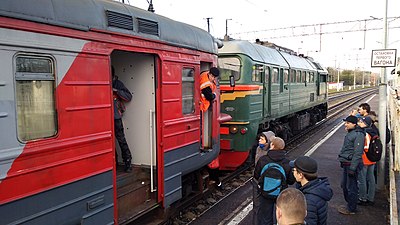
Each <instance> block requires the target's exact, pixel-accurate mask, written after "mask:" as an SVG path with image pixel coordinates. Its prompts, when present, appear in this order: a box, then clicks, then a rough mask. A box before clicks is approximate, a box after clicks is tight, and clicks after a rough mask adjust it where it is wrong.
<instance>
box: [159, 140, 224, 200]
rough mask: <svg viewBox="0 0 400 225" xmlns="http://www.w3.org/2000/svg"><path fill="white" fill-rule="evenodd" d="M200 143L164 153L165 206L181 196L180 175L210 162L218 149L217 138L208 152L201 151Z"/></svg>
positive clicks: (217, 152)
mask: <svg viewBox="0 0 400 225" xmlns="http://www.w3.org/2000/svg"><path fill="white" fill-rule="evenodd" d="M199 149H200V144H199V143H194V144H191V145H187V146H184V147H182V148H179V149H176V150H172V151H168V152H165V153H164V195H165V205H164V206H165V207H167V206H169V205H171V204H172V203H173V202H175V201H177V200H179V199H180V198H181V197H182V182H181V180H182V176H184V175H186V174H188V173H190V172H193V171H195V170H197V169H199V168H201V167H203V166H205V165H207V164H208V163H210V162H211V161H212V160H213V159H214V158H215V157H217V155H218V154H219V151H217V150H215V149H219V140H218V142H217V143H215V144H214V148H213V150H212V151H210V152H201V151H200V150H199Z"/></svg>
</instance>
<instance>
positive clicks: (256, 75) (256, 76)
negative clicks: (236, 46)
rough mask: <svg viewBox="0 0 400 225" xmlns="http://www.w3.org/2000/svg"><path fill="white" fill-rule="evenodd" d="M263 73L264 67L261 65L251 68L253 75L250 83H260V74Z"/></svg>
mask: <svg viewBox="0 0 400 225" xmlns="http://www.w3.org/2000/svg"><path fill="white" fill-rule="evenodd" d="M263 72H264V67H263V66H262V65H255V66H253V73H252V76H251V80H252V81H256V82H261V74H262V73H263Z"/></svg>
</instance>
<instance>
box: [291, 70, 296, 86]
mask: <svg viewBox="0 0 400 225" xmlns="http://www.w3.org/2000/svg"><path fill="white" fill-rule="evenodd" d="M290 83H296V70H291V71H290Z"/></svg>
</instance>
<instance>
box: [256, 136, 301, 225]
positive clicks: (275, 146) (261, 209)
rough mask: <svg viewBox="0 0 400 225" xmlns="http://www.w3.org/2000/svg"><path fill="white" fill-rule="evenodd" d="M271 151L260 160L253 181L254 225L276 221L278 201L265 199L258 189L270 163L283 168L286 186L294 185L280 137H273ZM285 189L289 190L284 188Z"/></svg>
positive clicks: (268, 224) (270, 224) (269, 224)
mask: <svg viewBox="0 0 400 225" xmlns="http://www.w3.org/2000/svg"><path fill="white" fill-rule="evenodd" d="M270 141H271V142H270V151H268V153H267V154H266V155H263V156H261V157H260V159H259V160H258V162H257V164H256V167H255V169H254V179H253V192H254V193H253V196H256V197H255V198H254V201H253V224H254V225H258V224H260V225H261V224H263V225H272V224H273V221H274V219H273V218H274V207H275V202H276V199H270V198H265V197H263V196H262V195H261V190H260V189H259V188H258V180H259V178H260V176H261V171H262V169H263V168H264V166H265V165H267V164H268V163H277V164H279V165H281V166H282V167H283V169H284V170H285V175H286V184H294V181H295V179H294V177H293V173H292V171H291V168H290V166H289V160H288V159H286V158H285V151H284V148H285V142H284V141H283V139H281V138H279V137H274V136H273V137H271V139H270ZM283 188H287V185H286V187H283Z"/></svg>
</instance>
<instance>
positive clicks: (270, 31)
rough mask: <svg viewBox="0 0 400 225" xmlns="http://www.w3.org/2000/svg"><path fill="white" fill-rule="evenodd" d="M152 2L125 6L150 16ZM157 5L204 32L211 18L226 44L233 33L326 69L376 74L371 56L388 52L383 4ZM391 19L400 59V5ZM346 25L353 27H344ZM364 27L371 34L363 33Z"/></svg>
mask: <svg viewBox="0 0 400 225" xmlns="http://www.w3.org/2000/svg"><path fill="white" fill-rule="evenodd" d="M120 1H122V0H120ZM148 1H149V0H125V3H129V4H131V5H133V6H136V7H139V8H142V9H145V10H147V8H148ZM152 3H153V6H154V9H155V13H157V14H160V15H163V16H166V17H169V18H171V19H173V20H177V21H180V22H185V23H188V24H191V25H194V26H197V27H199V28H202V29H204V30H207V20H206V18H211V19H210V33H211V34H212V35H213V36H214V37H216V38H223V37H224V35H225V33H226V27H228V32H227V34H228V35H229V37H231V38H234V39H242V40H249V41H251V42H254V41H255V39H256V38H258V39H260V40H262V41H269V42H273V43H275V44H278V45H281V46H283V47H287V48H290V49H292V50H294V51H295V52H298V53H302V54H305V55H308V56H311V57H313V58H315V59H316V60H318V61H319V62H321V63H322V65H323V66H325V67H328V66H330V67H336V68H340V69H353V70H354V69H358V70H366V71H374V69H372V68H371V66H370V65H371V53H372V50H373V49H382V48H383V40H384V32H383V29H382V28H383V19H382V18H383V17H384V15H385V1H384V0H279V1H266V0H152ZM388 17H389V19H388V21H389V28H390V29H389V32H388V41H387V43H388V48H390V49H397V51H398V52H397V56H398V57H400V52H399V49H400V1H399V0H388ZM390 17H399V18H392V19H391V18H390ZM373 18H377V19H373ZM379 18H381V19H379ZM345 21H350V22H347V23H342V22H345ZM351 21H352V22H351ZM226 24H228V26H226ZM320 24H323V25H320ZM365 27H366V28H367V29H372V30H367V31H366V32H364V31H363V30H364V28H365ZM282 28H285V29H282ZM356 30H359V31H356ZM320 31H322V33H323V34H322V35H319V32H320ZM343 31H354V32H343ZM375 70H377V69H376V68H375ZM378 71H379V70H378Z"/></svg>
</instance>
